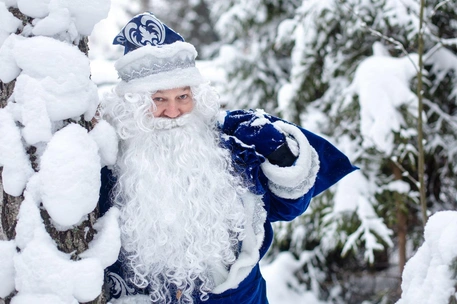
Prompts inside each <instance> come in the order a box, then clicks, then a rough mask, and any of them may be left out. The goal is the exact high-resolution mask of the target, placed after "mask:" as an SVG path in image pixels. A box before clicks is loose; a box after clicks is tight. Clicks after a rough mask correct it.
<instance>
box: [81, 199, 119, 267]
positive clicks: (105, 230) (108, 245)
mask: <svg viewBox="0 0 457 304" xmlns="http://www.w3.org/2000/svg"><path fill="white" fill-rule="evenodd" d="M118 217H119V209H117V208H116V207H112V208H110V209H109V210H108V211H107V212H106V213H105V214H104V215H103V217H101V218H99V219H98V220H97V222H96V223H95V224H94V229H95V230H97V234H96V235H95V237H94V239H93V240H92V242H90V243H89V249H88V250H86V251H84V252H83V253H81V254H80V255H79V256H80V257H81V258H97V259H98V260H99V261H100V263H101V265H102V266H103V267H104V268H106V267H108V266H110V265H112V264H114V262H116V260H117V258H118V255H119V250H120V249H121V231H120V228H119V223H118Z"/></svg>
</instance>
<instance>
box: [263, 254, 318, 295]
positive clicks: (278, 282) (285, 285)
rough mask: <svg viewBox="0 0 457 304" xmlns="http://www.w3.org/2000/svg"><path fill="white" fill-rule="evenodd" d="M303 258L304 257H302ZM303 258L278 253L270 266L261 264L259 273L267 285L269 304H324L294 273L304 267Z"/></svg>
mask: <svg viewBox="0 0 457 304" xmlns="http://www.w3.org/2000/svg"><path fill="white" fill-rule="evenodd" d="M303 257H305V255H303ZM304 262H305V261H304V258H301V259H300V260H297V259H296V258H295V257H294V256H293V255H292V253H290V252H288V251H285V252H282V253H280V254H279V255H278V256H277V257H276V258H275V260H274V261H273V262H272V263H270V264H265V263H261V265H260V266H261V267H260V269H261V272H262V275H263V277H264V279H265V281H266V283H267V297H268V301H269V302H270V303H271V304H284V303H291V304H292V303H293V304H325V302H321V301H319V300H318V299H317V298H316V296H315V295H314V294H313V293H312V292H309V291H306V287H305V286H303V285H301V284H300V282H299V281H298V279H297V278H296V277H295V275H294V273H295V272H296V271H298V270H299V269H300V268H301V267H302V266H303V265H304Z"/></svg>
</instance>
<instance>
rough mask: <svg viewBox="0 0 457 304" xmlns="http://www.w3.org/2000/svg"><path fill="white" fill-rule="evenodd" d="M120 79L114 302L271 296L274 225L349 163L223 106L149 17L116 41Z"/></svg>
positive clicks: (114, 118)
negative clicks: (268, 262)
mask: <svg viewBox="0 0 457 304" xmlns="http://www.w3.org/2000/svg"><path fill="white" fill-rule="evenodd" d="M114 43H115V44H120V45H122V46H124V47H125V54H124V56H123V57H122V58H120V59H119V60H118V61H117V62H116V64H115V67H116V69H117V71H118V74H119V76H120V78H121V81H120V83H119V84H118V85H117V86H116V87H115V89H114V91H113V92H112V94H110V95H109V96H107V97H106V98H105V100H104V102H103V108H102V116H103V117H104V118H105V119H107V120H108V121H109V122H110V123H111V124H112V125H113V126H114V127H115V128H116V131H117V133H118V135H119V137H120V139H121V140H120V153H119V157H118V160H117V162H116V165H115V166H113V168H110V169H108V168H104V169H103V174H102V189H101V196H100V208H101V211H102V212H104V211H106V210H107V209H108V208H110V207H111V206H113V205H114V206H116V207H118V208H119V209H120V211H121V213H120V214H121V215H120V225H121V241H122V249H121V253H120V255H119V260H118V261H117V262H116V263H115V264H114V265H112V266H110V267H109V268H108V269H107V270H106V283H107V284H106V285H107V286H108V289H109V290H108V292H109V295H108V297H109V298H110V302H111V303H112V304H119V303H262V304H264V303H268V301H267V298H266V287H265V281H264V280H263V278H262V275H261V273H260V270H259V264H258V263H259V260H260V259H261V258H262V257H263V256H264V254H265V253H266V251H267V250H268V248H269V246H270V244H271V242H272V238H273V231H272V228H271V222H274V221H290V220H292V219H294V218H295V217H297V216H299V215H300V214H302V213H303V212H304V211H305V210H306V208H307V207H308V205H309V203H310V200H311V198H312V197H313V196H315V195H317V194H319V193H320V192H322V191H324V190H325V189H327V188H328V187H330V186H331V185H333V184H334V183H336V182H337V181H338V180H339V179H341V178H342V177H343V176H345V175H346V174H348V173H350V172H352V171H353V170H354V167H353V166H352V165H351V164H350V162H349V161H348V159H347V157H346V156H345V155H343V154H342V153H341V152H340V151H338V150H337V149H336V148H335V147H334V146H332V145H331V144H330V143H328V142H327V141H325V140H324V139H323V138H321V137H319V136H317V135H315V134H313V133H311V132H309V131H307V130H304V129H302V128H300V127H298V126H296V125H293V124H290V123H288V122H285V121H283V120H281V119H279V118H276V117H273V116H270V115H268V114H266V113H264V112H263V111H261V110H255V111H253V110H249V111H242V110H237V111H227V112H221V111H220V108H219V103H218V96H217V94H216V93H215V92H214V90H213V88H212V87H211V86H210V85H209V84H208V83H207V82H205V81H204V79H203V78H202V76H201V75H200V72H199V71H198V69H197V68H196V67H195V58H196V56H197V52H196V51H195V48H194V47H193V46H192V45H191V44H189V43H186V42H184V39H183V38H182V37H181V36H180V35H179V34H177V33H176V32H174V31H173V30H171V29H170V28H169V27H167V26H166V25H165V24H163V23H162V22H161V21H160V20H158V19H157V18H156V17H155V16H154V15H152V14H150V13H144V14H140V15H138V16H135V17H134V18H133V19H132V20H131V21H130V22H129V23H128V24H127V25H126V26H125V27H124V28H123V29H122V31H121V32H120V33H119V35H118V36H117V37H116V38H115V41H114Z"/></svg>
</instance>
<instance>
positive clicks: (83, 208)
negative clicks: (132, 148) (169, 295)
mask: <svg viewBox="0 0 457 304" xmlns="http://www.w3.org/2000/svg"><path fill="white" fill-rule="evenodd" d="M57 2H58V5H50V4H48V3H45V2H43V3H41V2H34V1H26V0H17V1H15V0H11V1H2V0H0V20H1V21H2V22H0V66H2V70H1V71H0V134H2V137H0V173H1V176H0V190H1V191H2V195H1V196H0V198H1V199H2V201H1V204H0V208H1V225H0V269H1V270H2V271H0V303H2V302H5V303H6V304H8V303H10V301H11V300H12V299H13V298H14V302H15V303H17V304H22V303H30V301H31V300H33V303H50V304H52V303H72V304H73V303H76V302H81V303H83V302H84V303H94V304H95V303H105V302H106V300H105V298H104V295H103V293H102V284H103V269H104V268H106V267H107V266H109V265H110V264H112V263H114V262H115V260H116V258H117V252H118V251H119V248H120V237H119V227H118V225H117V210H115V209H113V211H111V210H110V211H108V212H107V213H106V214H105V216H104V217H103V218H100V219H98V217H99V214H98V209H97V208H96V207H97V200H98V191H99V186H100V178H99V174H100V168H101V166H102V165H109V164H112V163H113V162H114V160H115V154H116V153H117V151H116V150H115V148H111V150H112V151H106V149H107V148H106V146H107V147H115V146H117V145H116V144H115V142H116V138H115V136H113V130H111V129H110V128H109V126H107V124H103V123H100V127H98V126H95V128H94V126H93V125H92V123H91V120H92V118H93V116H94V114H95V111H96V107H97V105H98V95H97V88H96V86H95V85H94V84H93V83H92V82H91V81H90V68H89V61H88V59H87V54H88V51H89V49H88V44H87V42H88V40H87V36H88V35H89V34H90V33H91V31H92V28H93V26H94V25H95V23H97V22H98V21H99V20H101V19H102V18H105V17H106V16H107V13H108V10H109V6H110V2H109V1H108V0H95V1H91V0H86V1H78V2H71V1H70V2H68V1H56V3H57ZM54 4H55V3H54ZM34 18H36V19H34ZM37 20H38V21H37ZM51 37H53V38H51ZM92 129H94V130H93V133H94V134H96V135H92V134H89V133H88V131H91V133H92ZM104 134H106V136H105V135H104ZM97 138H108V139H105V142H100V140H97ZM110 140H111V142H109V141H110ZM113 141H114V143H113ZM100 145H104V146H105V147H102V146H100ZM113 155H114V157H113ZM57 186H58V187H57ZM75 301H76V302H75Z"/></svg>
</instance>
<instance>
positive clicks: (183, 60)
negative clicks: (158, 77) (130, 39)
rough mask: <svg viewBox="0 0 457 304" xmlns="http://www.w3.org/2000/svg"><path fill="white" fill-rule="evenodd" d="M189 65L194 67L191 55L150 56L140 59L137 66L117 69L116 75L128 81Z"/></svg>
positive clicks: (188, 66) (184, 67)
mask: <svg viewBox="0 0 457 304" xmlns="http://www.w3.org/2000/svg"><path fill="white" fill-rule="evenodd" d="M190 67H195V60H194V59H193V58H192V57H188V56H186V57H183V56H182V55H181V56H179V55H178V54H177V55H176V56H174V57H173V58H157V57H151V58H149V59H147V60H142V62H141V64H139V66H138V67H132V66H129V67H128V68H125V69H121V70H119V71H118V75H119V77H120V78H121V79H122V80H123V81H125V82H129V81H131V80H133V79H137V78H143V77H146V76H150V75H155V74H159V73H162V72H169V71H172V70H175V69H186V68H190Z"/></svg>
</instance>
